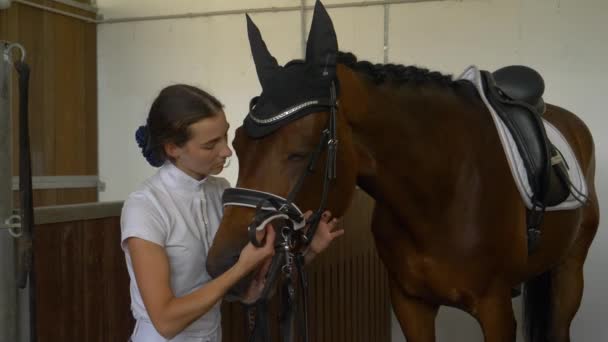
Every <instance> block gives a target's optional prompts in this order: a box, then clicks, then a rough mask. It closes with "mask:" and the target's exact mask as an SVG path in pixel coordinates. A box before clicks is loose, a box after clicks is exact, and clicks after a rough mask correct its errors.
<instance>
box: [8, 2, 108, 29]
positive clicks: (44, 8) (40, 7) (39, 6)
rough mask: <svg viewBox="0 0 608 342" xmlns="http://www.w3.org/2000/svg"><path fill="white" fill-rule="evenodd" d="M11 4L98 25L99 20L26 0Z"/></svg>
mask: <svg viewBox="0 0 608 342" xmlns="http://www.w3.org/2000/svg"><path fill="white" fill-rule="evenodd" d="M13 2H17V3H20V4H22V5H25V6H30V7H34V8H38V9H41V10H43V11H47V12H51V13H55V14H59V15H63V16H66V17H70V18H74V19H78V20H82V21H84V22H87V23H92V24H98V23H99V20H97V19H91V18H88V17H85V16H82V15H78V14H74V13H70V12H66V11H62V10H58V9H56V8H52V7H48V6H44V5H39V4H37V3H34V2H31V1H27V0H13Z"/></svg>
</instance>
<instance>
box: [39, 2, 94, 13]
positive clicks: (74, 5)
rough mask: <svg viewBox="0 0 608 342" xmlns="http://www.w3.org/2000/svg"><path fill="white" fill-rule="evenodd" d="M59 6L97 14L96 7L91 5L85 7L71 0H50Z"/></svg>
mask: <svg viewBox="0 0 608 342" xmlns="http://www.w3.org/2000/svg"><path fill="white" fill-rule="evenodd" d="M51 1H54V2H57V3H60V4H64V5H66V6H70V7H74V8H78V9H81V10H83V11H87V12H91V13H95V14H97V12H99V8H97V6H95V5H94V4H93V5H87V4H84V3H82V2H78V1H72V0H51Z"/></svg>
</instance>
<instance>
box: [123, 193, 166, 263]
mask: <svg viewBox="0 0 608 342" xmlns="http://www.w3.org/2000/svg"><path fill="white" fill-rule="evenodd" d="M120 230H121V237H120V245H121V247H122V249H123V251H125V252H127V249H126V247H127V246H126V240H127V239H128V238H131V237H137V238H140V239H143V240H146V241H150V242H153V243H155V244H157V245H160V246H162V247H164V246H165V241H166V239H167V235H168V226H167V224H165V222H164V220H163V219H162V215H161V213H160V211H159V209H158V208H157V207H155V206H154V205H153V202H152V201H151V200H149V199H148V198H146V196H145V195H143V194H141V193H133V194H131V195H130V196H129V198H127V200H126V201H125V203H124V205H123V207H122V214H121V217H120Z"/></svg>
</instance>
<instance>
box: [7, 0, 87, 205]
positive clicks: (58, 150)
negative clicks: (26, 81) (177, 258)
mask: <svg viewBox="0 0 608 342" xmlns="http://www.w3.org/2000/svg"><path fill="white" fill-rule="evenodd" d="M32 2H35V3H38V4H41V5H45V6H49V7H53V8H57V9H60V10H63V11H67V12H71V13H75V14H78V15H82V16H86V17H90V18H94V17H95V14H94V13H91V12H88V11H85V10H81V9H77V8H74V7H70V6H67V5H63V4H60V3H57V2H54V1H46V0H32ZM0 40H8V41H11V42H16V43H20V44H21V45H23V46H24V47H25V49H26V50H27V62H28V64H29V65H30V67H31V69H32V73H31V80H30V82H31V85H30V139H31V148H32V174H33V175H34V176H57V175H97V173H98V167H97V159H98V158H97V60H96V59H97V57H96V54H97V35H96V26H95V24H91V23H85V22H84V21H80V20H77V19H74V18H69V17H66V16H62V15H59V14H54V13H50V12H47V11H43V10H41V9H37V8H33V7H29V6H26V5H22V4H19V3H13V4H12V5H11V7H10V8H9V9H7V10H2V11H0ZM15 79H16V76H15ZM15 81H16V80H15ZM13 84H14V85H15V86H14V87H13V113H14V116H13V132H17V131H18V129H17V127H18V126H17V124H18V120H17V104H18V98H17V87H16V83H13ZM13 141H14V143H13V151H14V152H13V153H14V154H15V156H18V153H17V148H18V144H17V142H18V137H17V136H16V135H15V137H14V140H13ZM17 167H18V157H15V158H14V159H13V174H14V175H17V172H18V171H17ZM94 201H97V189H96V188H89V189H63V190H61V189H58V190H55V189H51V190H36V191H35V194H34V205H35V206H42V205H55V204H70V203H82V202H94ZM16 203H17V202H16Z"/></svg>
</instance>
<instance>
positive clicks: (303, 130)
mask: <svg viewBox="0 0 608 342" xmlns="http://www.w3.org/2000/svg"><path fill="white" fill-rule="evenodd" d="M324 118H327V113H325V112H316V113H312V114H309V115H306V116H303V117H301V118H299V119H298V120H295V121H293V122H290V123H288V124H286V125H285V126H283V127H281V128H280V129H278V130H277V131H275V132H274V133H272V134H269V135H267V136H265V137H263V138H258V139H256V138H251V137H249V136H248V135H247V133H246V132H245V130H244V129H243V128H242V127H239V128H238V129H237V131H236V133H235V138H234V142H233V145H234V148H235V149H237V152H240V153H256V154H268V153H272V152H273V151H279V150H282V149H283V148H290V147H294V146H298V145H302V144H306V145H310V144H312V143H318V140H319V134H320V133H321V130H322V129H323V127H324V125H325V121H326V120H325V119H324ZM272 147H275V148H272ZM276 147H278V148H276Z"/></svg>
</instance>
